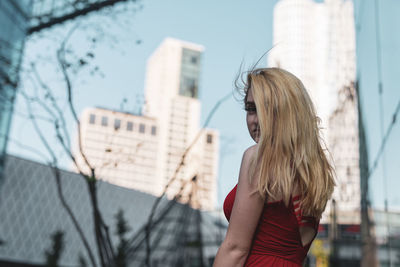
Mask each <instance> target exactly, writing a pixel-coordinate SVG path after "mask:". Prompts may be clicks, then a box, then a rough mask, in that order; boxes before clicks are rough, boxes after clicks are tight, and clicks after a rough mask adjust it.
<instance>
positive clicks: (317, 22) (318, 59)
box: [268, 0, 360, 223]
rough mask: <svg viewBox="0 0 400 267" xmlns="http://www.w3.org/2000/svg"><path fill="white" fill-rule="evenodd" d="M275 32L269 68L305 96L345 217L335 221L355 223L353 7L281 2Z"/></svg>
mask: <svg viewBox="0 0 400 267" xmlns="http://www.w3.org/2000/svg"><path fill="white" fill-rule="evenodd" d="M273 27H274V28H273V42H274V47H273V48H272V50H271V52H270V54H269V58H268V64H269V66H278V67H281V68H284V69H287V70H288V71H290V72H292V73H294V74H295V75H296V76H298V77H299V78H300V79H301V80H302V81H303V83H304V85H305V87H306V88H307V90H308V91H309V93H310V95H311V97H312V99H313V101H314V103H315V105H316V109H317V114H318V116H319V117H320V118H321V120H322V123H321V127H322V129H323V131H322V133H323V137H324V139H325V140H326V142H327V145H328V148H329V149H330V150H331V152H332V158H333V162H334V164H335V168H336V173H337V183H338V186H337V187H336V189H335V193H334V198H335V200H336V204H337V208H338V209H339V210H338V211H339V212H344V211H345V213H349V217H346V216H339V219H340V220H345V221H344V223H359V222H360V218H359V216H354V212H355V211H356V212H358V211H359V207H360V197H359V196H360V176H359V164H358V159H359V155H358V125H357V123H358V121H357V105H356V101H355V99H356V98H355V90H354V83H355V76H356V75H355V68H356V63H355V28H354V14H353V2H352V1H351V0H326V1H324V2H322V3H321V2H314V1H312V0H281V1H279V2H278V3H277V4H276V6H275V9H274V26H273ZM343 148H345V149H343ZM343 188H346V189H345V190H343ZM355 196H357V197H355ZM328 210H329V208H328ZM346 218H348V220H350V221H347V219H346Z"/></svg>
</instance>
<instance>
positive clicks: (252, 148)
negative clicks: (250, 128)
mask: <svg viewBox="0 0 400 267" xmlns="http://www.w3.org/2000/svg"><path fill="white" fill-rule="evenodd" d="M257 149H258V144H255V145H252V146H250V147H248V148H247V149H246V150H245V151H244V153H243V158H246V159H251V158H252V157H253V156H255V155H256V153H257Z"/></svg>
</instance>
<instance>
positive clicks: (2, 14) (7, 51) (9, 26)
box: [0, 0, 32, 182]
mask: <svg viewBox="0 0 400 267" xmlns="http://www.w3.org/2000/svg"><path fill="white" fill-rule="evenodd" d="M31 9H32V1H31V0H25V1H22V0H21V1H14V0H5V1H1V2H0V25H2V26H1V28H2V29H1V30H0V182H1V177H2V173H3V171H2V168H3V164H4V159H5V158H4V157H5V152H6V148H7V137H8V133H9V130H10V124H11V118H12V112H13V106H14V99H15V95H16V90H17V89H16V88H17V85H18V78H19V68H20V63H21V60H22V55H23V51H24V43H25V37H26V35H27V30H28V27H29V22H30V16H31Z"/></svg>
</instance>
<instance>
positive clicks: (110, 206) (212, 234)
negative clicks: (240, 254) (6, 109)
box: [0, 156, 227, 267]
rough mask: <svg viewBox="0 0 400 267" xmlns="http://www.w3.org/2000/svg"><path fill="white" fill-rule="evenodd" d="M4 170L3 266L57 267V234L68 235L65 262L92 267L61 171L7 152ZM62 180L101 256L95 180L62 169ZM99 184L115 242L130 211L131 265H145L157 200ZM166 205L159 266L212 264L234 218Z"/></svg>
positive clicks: (156, 242) (154, 250) (158, 239)
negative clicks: (53, 264)
mask: <svg viewBox="0 0 400 267" xmlns="http://www.w3.org/2000/svg"><path fill="white" fill-rule="evenodd" d="M4 172H5V173H4V175H5V176H6V177H7V179H5V181H4V183H3V185H2V187H1V188H0V214H1V218H2V219H1V224H0V239H1V245H0V266H7V267H9V266H21V267H23V266H27V267H28V266H49V265H46V253H51V251H52V249H53V248H54V247H53V243H52V242H54V240H53V238H52V236H53V235H54V234H55V233H57V232H61V233H62V235H63V237H62V240H63V241H62V242H61V250H60V251H59V252H60V254H59V256H60V259H59V261H58V264H59V266H81V264H83V263H82V262H83V261H84V262H86V266H92V265H91V264H90V260H89V255H88V254H87V251H86V249H85V247H84V244H83V242H82V240H81V238H80V236H79V234H78V232H77V231H76V229H75V227H74V225H73V223H72V221H71V220H70V219H69V218H68V217H69V216H68V214H67V212H66V210H65V209H64V207H63V206H62V204H61V201H60V197H59V195H58V193H57V190H55V188H56V187H57V182H56V179H55V177H54V170H53V168H52V167H50V166H47V165H44V164H40V163H37V162H33V161H29V160H25V159H21V158H17V157H12V156H7V157H6V164H5V171H4ZM60 178H61V179H60V184H61V187H62V190H63V194H64V197H65V199H66V202H67V203H68V204H69V206H70V208H71V209H72V210H73V211H74V214H75V218H76V220H77V221H78V222H79V223H80V225H81V227H82V230H83V234H84V236H85V237H86V239H87V241H88V244H89V246H90V247H91V248H92V250H93V253H95V251H94V249H95V248H96V241H95V240H96V239H95V233H94V231H93V228H92V225H93V217H92V207H91V205H90V200H89V195H88V194H87V189H86V187H87V184H86V182H85V180H84V178H83V177H82V176H81V175H80V174H76V173H73V172H68V171H61V176H60ZM97 187H98V189H99V190H98V194H99V195H100V196H101V198H99V202H100V203H99V207H100V209H101V214H102V216H103V218H104V221H105V223H106V224H107V225H109V227H110V236H111V241H112V244H113V245H115V247H117V246H118V244H120V242H121V240H120V238H119V237H118V235H117V232H118V231H117V226H118V221H117V218H116V215H117V214H118V212H119V211H122V214H123V217H124V220H125V223H126V226H128V228H127V229H126V230H127V232H126V233H125V235H124V238H125V239H126V241H127V245H126V250H125V253H126V262H127V265H126V266H145V259H146V242H145V241H146V240H145V238H144V228H145V227H146V225H147V219H148V217H149V214H150V213H151V210H152V205H153V203H154V202H155V201H156V197H155V196H152V195H150V194H146V193H142V192H139V191H136V190H132V189H127V188H125V187H120V186H116V185H112V184H109V183H107V182H102V181H99V182H98V184H97ZM180 202H182V201H180ZM160 210H161V211H162V212H160V213H157V214H155V217H154V221H153V224H152V229H151V232H152V235H151V240H150V247H151V258H150V259H151V264H152V265H151V266H154V267H157V266H170V267H175V266H180V265H179V264H183V265H181V266H211V263H212V262H213V259H214V257H215V254H216V252H217V249H218V246H219V244H220V243H221V242H222V240H221V239H222V238H223V236H224V235H225V231H226V226H227V223H226V222H225V221H222V220H220V219H218V218H216V217H214V216H211V215H210V213H208V212H203V211H200V210H195V209H192V208H191V207H190V205H189V204H188V203H185V204H181V203H178V202H177V201H169V200H167V199H165V198H164V199H162V201H161V203H160ZM119 223H120V222H119ZM82 259H83V261H82ZM97 260H98V259H97ZM97 260H96V264H97V266H99V262H98V261H97ZM201 264H202V265H201Z"/></svg>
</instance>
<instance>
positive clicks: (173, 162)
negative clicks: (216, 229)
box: [79, 38, 219, 210]
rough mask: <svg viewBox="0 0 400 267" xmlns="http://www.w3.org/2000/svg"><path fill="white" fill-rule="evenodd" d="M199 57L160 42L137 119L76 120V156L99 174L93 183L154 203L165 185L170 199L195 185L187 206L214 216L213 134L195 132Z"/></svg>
mask: <svg viewBox="0 0 400 267" xmlns="http://www.w3.org/2000/svg"><path fill="white" fill-rule="evenodd" d="M203 50H204V48H203V47H202V46H200V45H197V44H192V43H189V42H184V41H180V40H176V39H172V38H167V39H165V40H164V41H163V42H162V44H161V45H160V46H159V47H158V48H157V49H156V51H155V52H154V53H153V54H152V55H151V57H150V58H149V60H148V63H147V74H146V85H145V99H146V100H145V106H144V114H143V116H142V115H141V116H137V115H133V114H128V113H124V112H116V111H110V110H105V109H88V110H86V111H85V112H84V114H83V116H82V144H83V148H84V152H85V153H86V154H87V155H88V159H89V161H90V162H96V167H98V168H100V170H99V171H98V174H99V177H100V178H101V179H103V180H106V181H108V182H110V183H114V184H118V185H121V186H126V187H130V188H134V189H138V190H141V191H144V192H148V193H151V194H154V195H160V194H161V193H162V192H163V191H164V189H165V187H166V186H167V185H168V190H167V191H166V193H167V196H168V197H170V198H172V197H174V196H175V195H176V194H177V193H178V192H179V191H180V190H181V187H182V186H183V185H185V184H188V183H189V182H188V181H190V180H192V179H193V178H194V177H196V190H195V192H194V193H195V194H196V196H192V199H191V204H192V205H193V206H194V207H196V208H201V209H206V210H212V209H214V205H215V204H216V197H217V182H216V179H217V166H218V154H219V151H218V148H219V143H218V142H219V136H218V132H217V131H216V130H213V129H204V130H202V131H201V127H200V112H201V104H200V101H199V100H198V90H199V79H200V67H201V53H202V51H203ZM105 118H108V119H105ZM103 120H108V123H103ZM103 124H107V125H103ZM115 125H118V127H117V129H116V126H115ZM128 125H129V126H128ZM128 127H129V129H130V130H128ZM189 147H190V149H188V148H189ZM111 151H112V152H113V153H111ZM79 160H80V162H81V163H82V162H83V159H82V158H80V159H79ZM115 161H118V162H115ZM110 162H111V163H110ZM119 162H123V163H119ZM171 179H172V182H170V181H171ZM190 190H191V187H190V186H186V187H185V189H184V190H183V191H182V193H181V195H182V197H181V200H182V201H185V200H187V199H185V196H186V197H190V194H189V191H190ZM194 200H196V201H194Z"/></svg>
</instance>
